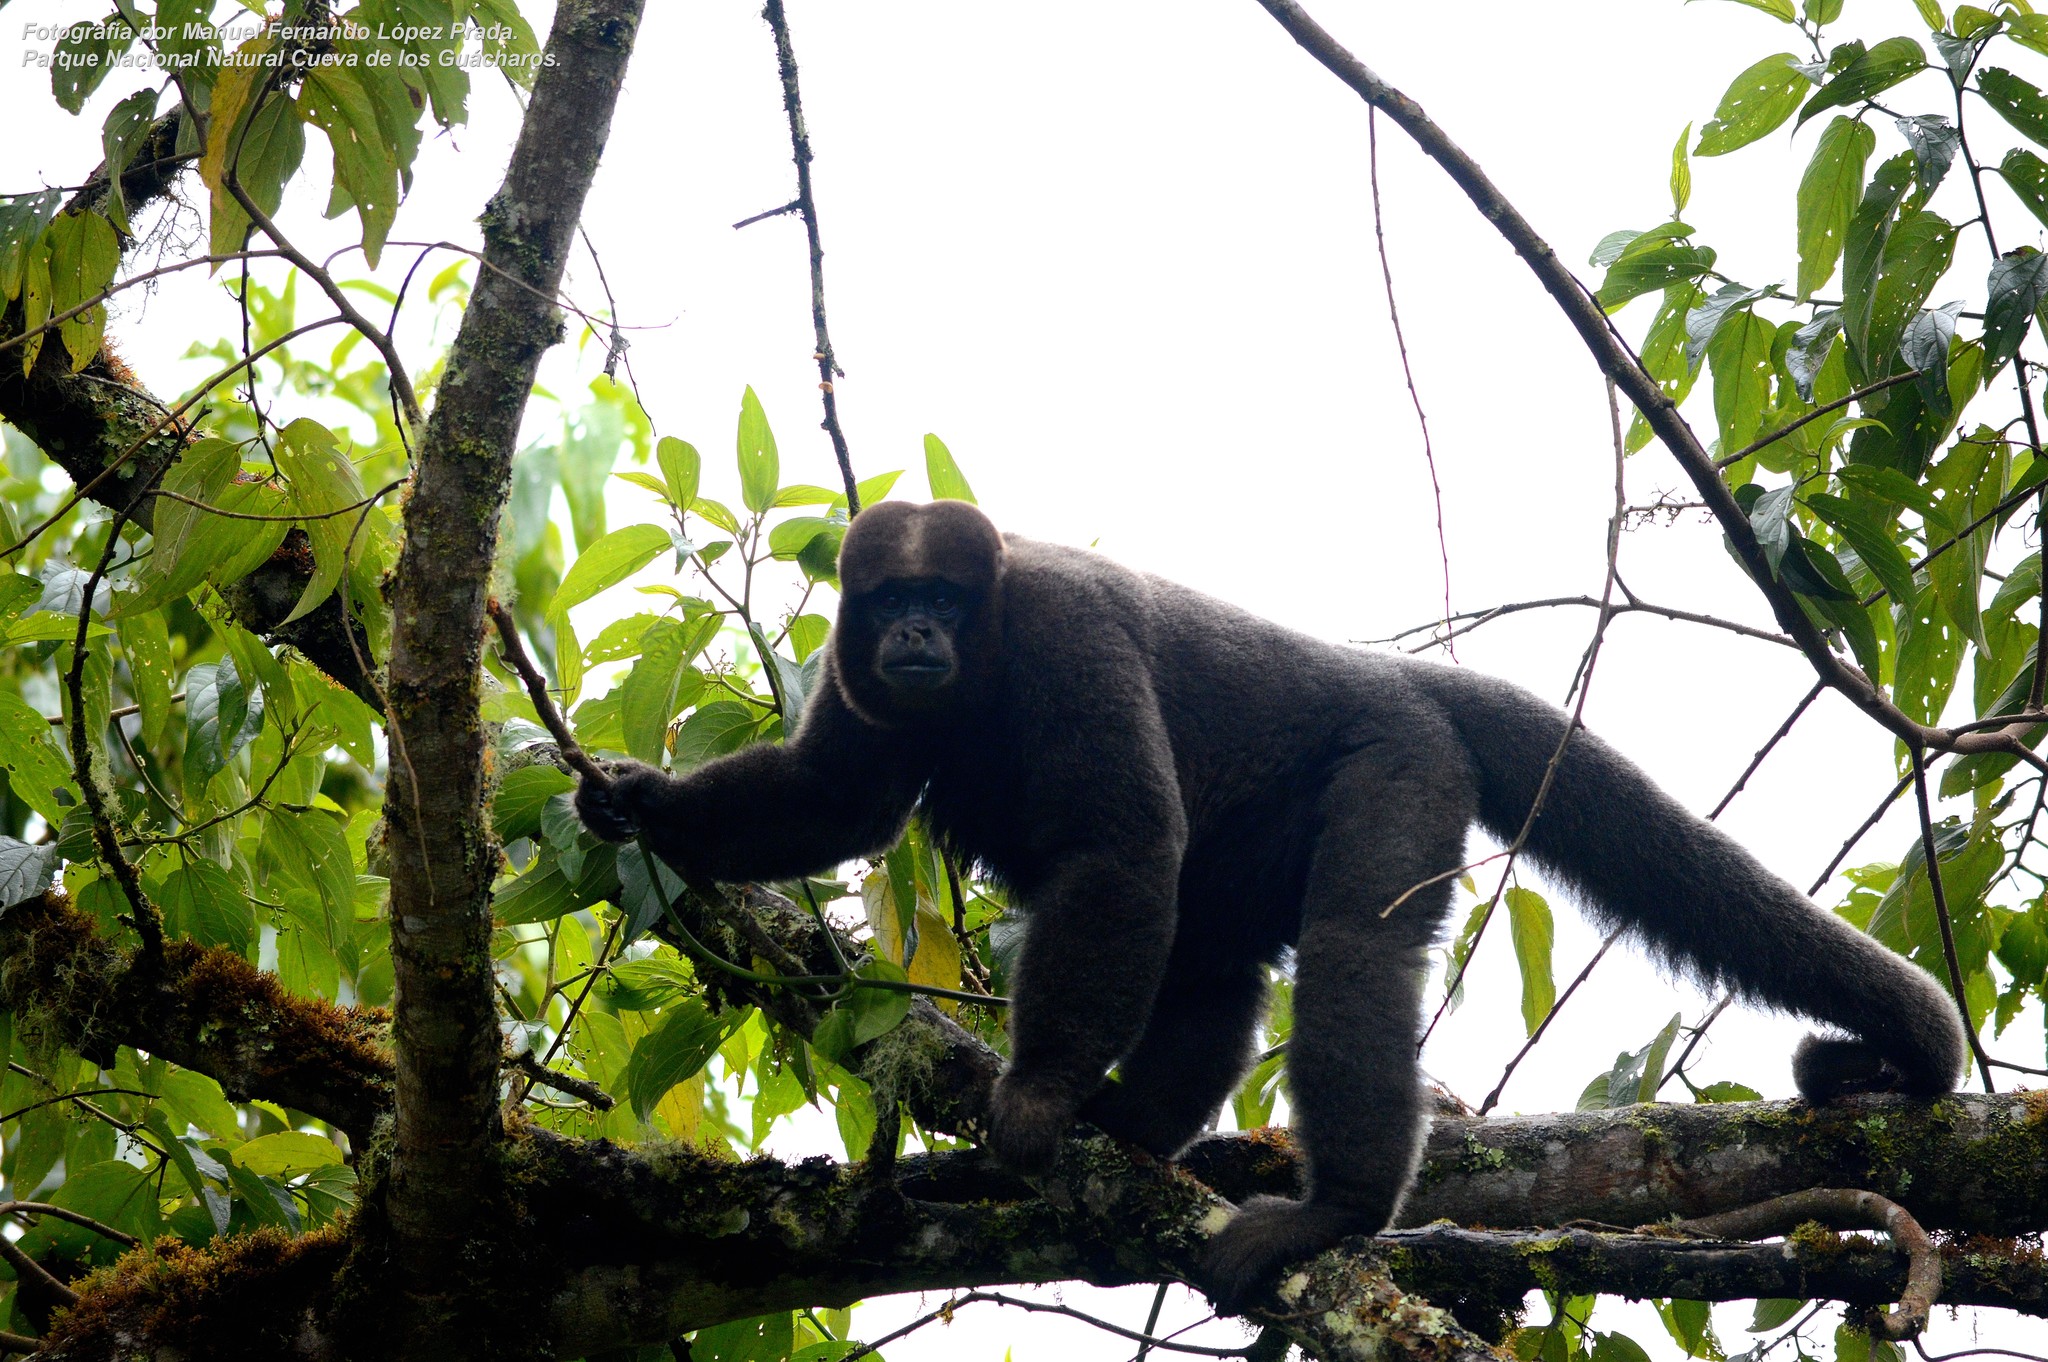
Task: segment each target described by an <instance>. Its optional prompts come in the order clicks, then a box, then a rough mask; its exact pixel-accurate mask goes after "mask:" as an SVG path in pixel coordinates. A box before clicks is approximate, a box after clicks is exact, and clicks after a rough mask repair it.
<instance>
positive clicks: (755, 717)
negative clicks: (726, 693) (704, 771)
mask: <svg viewBox="0 0 2048 1362" xmlns="http://www.w3.org/2000/svg"><path fill="white" fill-rule="evenodd" d="M766 714H767V711H766V710H764V709H758V708H756V707H755V706H753V705H749V704H744V703H742V702H740V701H738V700H718V701H714V702H713V703H711V704H708V705H702V706H699V707H698V709H697V712H696V713H695V714H692V715H691V716H690V717H689V718H687V719H685V720H683V726H682V727H681V728H679V729H677V730H676V739H675V745H674V746H673V747H671V748H670V749H669V751H670V754H671V756H672V759H673V763H674V766H675V769H676V770H677V771H678V772H681V771H689V770H693V769H695V768H696V767H699V766H702V765H703V764H704V763H705V762H707V761H709V760H711V758H713V757H721V756H724V755H725V754H726V753H727V752H736V751H738V750H739V749H740V748H741V747H743V746H745V745H746V742H747V740H748V739H750V738H751V737H753V735H754V731H755V729H756V728H758V727H759V725H760V723H761V720H762V719H763V718H764V717H765V716H766Z"/></svg>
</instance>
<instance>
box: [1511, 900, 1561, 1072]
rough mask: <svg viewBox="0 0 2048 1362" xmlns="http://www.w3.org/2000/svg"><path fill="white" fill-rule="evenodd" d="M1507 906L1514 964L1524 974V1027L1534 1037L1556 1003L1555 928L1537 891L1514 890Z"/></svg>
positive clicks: (1548, 910)
mask: <svg viewBox="0 0 2048 1362" xmlns="http://www.w3.org/2000/svg"><path fill="white" fill-rule="evenodd" d="M1504 902H1505V903H1506V904H1507V910H1508V927H1509V930H1510V931H1511V932H1512V934H1513V937H1514V943H1515V962H1516V964H1518V965H1519V966H1520V967H1521V971H1522V1025H1523V1026H1524V1027H1525V1028H1526V1029H1527V1031H1528V1033H1529V1034H1530V1035H1532V1036H1533V1035H1535V1034H1536V1028H1537V1027H1539V1026H1541V1025H1542V1024H1543V1019H1544V1018H1545V1017H1548V1016H1549V1015H1550V1009H1551V1008H1552V1007H1553V1006H1554V1005H1555V1004H1556V1002H1557V983H1556V981H1555V980H1553V979H1552V978H1551V975H1550V947H1551V943H1552V941H1553V940H1554V939H1555V937H1556V928H1555V926H1554V924H1553V923H1552V921H1551V916H1550V905H1549V904H1548V903H1546V902H1544V900H1543V896H1542V895H1541V894H1538V893H1537V892H1536V891H1535V890H1533V889H1524V888H1522V887H1521V886H1520V885H1515V886H1512V887H1510V888H1509V889H1508V891H1507V893H1506V895H1505V896H1504Z"/></svg>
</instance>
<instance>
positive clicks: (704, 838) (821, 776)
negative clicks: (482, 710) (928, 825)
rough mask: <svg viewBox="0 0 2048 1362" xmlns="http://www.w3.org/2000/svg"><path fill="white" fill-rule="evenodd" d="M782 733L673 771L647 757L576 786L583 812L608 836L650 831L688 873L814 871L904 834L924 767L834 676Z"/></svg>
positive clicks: (765, 875) (738, 877)
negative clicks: (605, 779)
mask: <svg viewBox="0 0 2048 1362" xmlns="http://www.w3.org/2000/svg"><path fill="white" fill-rule="evenodd" d="M820 682H821V683H820V684H819V685H818V687H817V688H816V690H815V692H814V693H813V694H812V696H811V697H810V702H809V704H808V705H807V706H806V708H805V710H804V718H803V722H802V723H801V724H800V725H799V726H798V728H797V731H796V735H795V736H794V737H793V738H791V739H790V740H789V741H788V742H786V743H757V744H755V745H753V746H751V747H746V748H742V749H741V750H740V751H738V752H735V753H733V754H732V755H730V756H726V757H720V758H718V759H717V760H715V761H711V762H707V763H705V764H704V765H703V766H700V767H698V768H697V769H696V770H695V771H692V772H690V773H689V774H688V775H685V776H682V777H676V776H672V775H669V774H667V773H666V772H663V771H660V770H657V769H656V768H654V767H652V766H649V765H647V764H646V763H644V762H638V761H620V762H615V763H613V764H612V766H611V773H612V784H611V786H610V787H609V788H608V789H600V788H598V787H596V786H594V785H592V784H590V783H589V782H584V783H583V784H581V785H579V786H578V787H577V791H576V812H577V814H578V815H579V816H580V817H581V818H582V819H583V822H584V824H585V826H587V827H588V828H589V829H590V830H591V831H592V832H594V833H596V834H597V835H598V836H600V837H603V838H605V839H606V840H608V841H615V842H616V841H624V840H626V839H627V838H629V837H631V836H633V835H634V833H635V832H644V833H646V835H647V837H648V839H649V841H650V842H651V843H652V844H653V846H654V849H655V851H656V852H658V853H659V854H660V855H661V857H662V859H664V860H666V861H667V862H668V863H669V864H671V865H673V866H675V867H676V869H678V870H680V871H682V872H683V873H684V874H685V875H687V876H692V877H702V878H707V879H714V880H723V881H727V882H731V883H737V882H741V881H746V880H773V879H787V878H790V877H793V876H796V875H808V874H815V873H817V872H819V871H822V870H826V869H829V868H830V867H832V866H834V865H837V864H838V863H839V862H841V861H844V860H849V859H851V858H852V857H855V856H862V855H868V854H872V853H874V852H878V851H882V850H884V849H886V848H887V847H889V846H891V845H892V844H894V842H895V841H896V839H897V838H898V837H899V836H901V835H902V832H903V825H904V822H905V821H906V820H907V819H908V818H909V817H910V810H911V807H912V806H913V805H914V804H915V803H916V802H917V795H918V790H919V787H920V786H921V784H922V783H923V782H922V776H921V775H920V774H919V773H918V772H917V771H916V770H915V768H914V766H913V764H912V763H911V761H910V760H909V758H908V754H907V753H906V752H905V751H904V749H903V747H902V745H901V744H900V743H898V742H896V741H894V740H892V738H891V735H890V734H888V733H887V732H885V731H883V730H881V729H878V728H875V727H873V726H872V725H870V724H867V723H866V722H864V721H863V720H862V719H861V718H860V717H859V716H858V715H856V714H855V713H854V712H853V711H852V710H851V709H849V708H848V707H847V705H846V703H845V701H844V700H843V699H841V698H840V695H839V692H838V688H837V687H836V686H834V685H833V684H831V681H830V678H829V676H825V677H821V678H820Z"/></svg>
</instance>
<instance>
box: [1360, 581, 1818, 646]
mask: <svg viewBox="0 0 2048 1362" xmlns="http://www.w3.org/2000/svg"><path fill="white" fill-rule="evenodd" d="M1623 596H1624V599H1623V600H1622V601H1621V602H1620V603H1619V604H1614V605H1610V606H1609V607H1608V612H1609V613H1610V614H1615V615H1655V616H1657V617H1658V618H1660V619H1667V620H1679V621H1682V622H1684V623H1686V624H1704V625H1707V626H1708V627H1710V628H1714V629H1725V630H1727V631H1728V632H1729V633H1731V634H1740V635H1742V636H1743V637H1744V638H1753V639H1760V640H1762V641H1763V642H1765V643H1776V644H1780V645H1782V646H1784V647H1787V648H1796V647H1797V646H1798V645H1797V644H1795V643H1794V642H1792V640H1791V639H1789V638H1787V637H1786V636H1785V635H1783V634H1774V633H1772V632H1771V631H1770V630H1768V629H1758V628H1756V627H1755V626H1753V625H1748V624H1738V623H1737V622H1735V621H1734V620H1725V619H1722V618H1720V617H1719V616H1717V615H1702V614H1700V613H1698V612H1697V611H1692V610H1679V609H1677V608H1675V607H1673V606H1668V605H1656V604H1653V603H1652V602H1649V601H1645V600H1642V599H1639V598H1638V597H1636V596H1635V595H1633V594H1632V593H1630V592H1628V590H1627V588H1626V587H1624V588H1623ZM1558 606H1583V607H1584V608H1586V609H1588V610H1598V609H1599V608H1600V602H1599V600H1598V598H1596V597H1593V596H1548V597H1545V598H1544V599H1542V600H1535V601H1511V602H1509V603H1508V604H1506V605H1496V606H1494V607H1493V608H1492V609H1490V610H1461V611H1459V612H1458V613H1457V614H1455V615H1452V616H1451V617H1450V619H1449V620H1446V621H1441V622H1436V623H1430V624H1417V625H1413V626H1411V627H1409V628H1407V629H1403V630H1402V631H1401V632H1400V633H1398V634H1390V635H1388V636H1387V637H1386V638H1373V639H1367V640H1365V641H1366V642H1367V643H1398V642H1400V641H1401V640H1402V639H1404V638H1410V637H1413V636H1414V635H1416V634H1419V633H1422V632H1423V631H1424V630H1428V629H1440V628H1442V627H1443V626H1444V624H1451V625H1454V626H1456V627H1455V628H1453V629H1452V630H1451V631H1450V632H1449V633H1447V634H1444V635H1442V636H1441V637H1437V638H1432V639H1430V641H1429V642H1427V643H1423V644H1419V645H1418V646H1416V647H1414V648H1411V649H1409V650H1408V651H1409V652H1411V653H1421V652H1427V651H1428V650H1429V649H1431V648H1435V647H1439V646H1441V645H1443V644H1446V643H1448V642H1450V640H1452V639H1454V638H1458V637H1460V636H1462V635H1465V634H1469V633H1471V632H1472V631H1473V630H1474V629H1477V628H1479V627H1480V626H1481V625H1485V624H1491V623H1492V622H1493V621H1495V620H1497V619H1499V618H1501V617H1502V616H1504V615H1519V614H1521V613H1522V612H1523V611H1524V610H1549V609H1554V608H1556V607H1558Z"/></svg>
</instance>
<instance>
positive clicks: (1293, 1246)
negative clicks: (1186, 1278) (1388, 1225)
mask: <svg viewBox="0 0 2048 1362" xmlns="http://www.w3.org/2000/svg"><path fill="white" fill-rule="evenodd" d="M1384 1220H1385V1217H1384V1216H1377V1217H1376V1216H1375V1215H1374V1214H1373V1213H1372V1212H1370V1211H1363V1210H1360V1209H1359V1208H1358V1207H1356V1206H1341V1205H1334V1204H1331V1203H1329V1202H1318V1201H1289V1200H1287V1199H1286V1198H1285V1197H1277V1196H1262V1197H1253V1198H1252V1199H1251V1200H1250V1201H1247V1202H1245V1204H1244V1206H1243V1207H1242V1208H1241V1209H1240V1210H1239V1211H1238V1213H1237V1214H1236V1215H1235V1216H1232V1217H1231V1220H1230V1223H1229V1224H1227V1225H1225V1226H1224V1227H1223V1228H1222V1229H1221V1230H1219V1231H1218V1232H1217V1234H1216V1237H1215V1238H1214V1239H1211V1240H1210V1241H1209V1247H1208V1248H1207V1249H1206V1250H1204V1251H1203V1254H1202V1262H1201V1267H1200V1269H1199V1275H1200V1277H1201V1283H1200V1285H1201V1287H1202V1289H1203V1290H1205V1291H1207V1292H1208V1293H1209V1297H1210V1299H1212V1300H1213V1301H1215V1302H1216V1309H1217V1312H1218V1313H1220V1314H1226V1315H1234V1314H1239V1313H1242V1312H1243V1311H1244V1310H1245V1309H1247V1308H1249V1307H1250V1306H1252V1305H1255V1304H1257V1303H1258V1302H1259V1301H1260V1299H1261V1298H1263V1297H1264V1296H1266V1295H1267V1294H1269V1293H1270V1292H1271V1291H1272V1290H1273V1288H1274V1287H1276V1286H1278V1285H1279V1283H1280V1276H1281V1269H1283V1268H1285V1267H1287V1266H1289V1265H1290V1264H1293V1263H1297V1262H1299V1261H1301V1260H1302V1259H1304V1258H1312V1257H1314V1256H1315V1255H1316V1254H1318V1253H1321V1252H1322V1251H1323V1250H1324V1249H1327V1248H1332V1247H1334V1246H1335V1245H1336V1244H1337V1242H1338V1241H1339V1240H1341V1239H1343V1238H1344V1237H1345V1236H1347V1235H1353V1234H1374V1233H1377V1232H1378V1231H1379V1230H1380V1228H1381V1224H1382V1222H1383V1221H1384Z"/></svg>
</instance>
